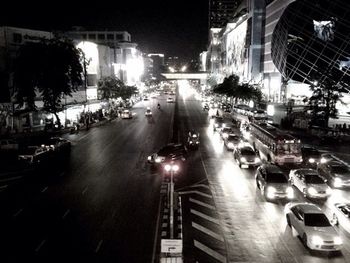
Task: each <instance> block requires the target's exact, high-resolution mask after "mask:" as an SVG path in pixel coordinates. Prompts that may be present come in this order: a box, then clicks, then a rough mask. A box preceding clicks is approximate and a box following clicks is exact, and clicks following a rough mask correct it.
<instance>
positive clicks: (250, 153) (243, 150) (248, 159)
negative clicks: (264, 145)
mask: <svg viewBox="0 0 350 263" xmlns="http://www.w3.org/2000/svg"><path fill="white" fill-rule="evenodd" d="M233 157H234V159H235V160H236V162H237V163H238V165H239V167H240V168H249V167H256V166H259V165H260V164H261V160H260V158H259V157H258V156H257V154H256V152H255V151H254V149H253V148H252V147H250V146H243V147H236V148H235V149H234V151H233Z"/></svg>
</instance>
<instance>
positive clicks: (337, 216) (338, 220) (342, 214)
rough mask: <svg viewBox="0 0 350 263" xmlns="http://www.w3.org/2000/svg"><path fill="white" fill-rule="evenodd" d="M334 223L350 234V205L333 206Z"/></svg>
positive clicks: (339, 204) (332, 216) (336, 204)
mask: <svg viewBox="0 0 350 263" xmlns="http://www.w3.org/2000/svg"><path fill="white" fill-rule="evenodd" d="M330 210H331V215H330V217H331V218H332V223H333V224H334V225H339V226H341V227H342V228H344V230H345V231H346V232H348V233H350V203H335V204H333V205H332V206H331V209H330Z"/></svg>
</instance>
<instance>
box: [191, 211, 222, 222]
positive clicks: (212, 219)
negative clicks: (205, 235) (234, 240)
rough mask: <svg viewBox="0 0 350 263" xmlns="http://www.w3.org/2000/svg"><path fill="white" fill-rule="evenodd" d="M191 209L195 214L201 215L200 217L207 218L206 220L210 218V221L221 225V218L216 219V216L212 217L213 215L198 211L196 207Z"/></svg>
mask: <svg viewBox="0 0 350 263" xmlns="http://www.w3.org/2000/svg"><path fill="white" fill-rule="evenodd" d="M190 211H191V213H192V214H194V215H196V216H199V217H201V218H204V219H206V220H208V221H210V222H213V223H215V224H218V225H220V220H218V219H216V218H213V217H211V216H208V215H206V214H203V213H201V212H198V211H196V210H194V209H191V210H190Z"/></svg>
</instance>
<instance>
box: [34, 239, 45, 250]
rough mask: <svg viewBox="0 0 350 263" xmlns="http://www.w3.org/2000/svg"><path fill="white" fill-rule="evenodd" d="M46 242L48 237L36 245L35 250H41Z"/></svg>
mask: <svg viewBox="0 0 350 263" xmlns="http://www.w3.org/2000/svg"><path fill="white" fill-rule="evenodd" d="M45 243H46V239H44V240H43V241H41V243H40V244H39V245H38V246H37V247H36V249H35V252H39V250H40V249H41V248H42V246H43V245H44V244H45Z"/></svg>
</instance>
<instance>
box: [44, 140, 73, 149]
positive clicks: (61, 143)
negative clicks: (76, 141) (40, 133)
mask: <svg viewBox="0 0 350 263" xmlns="http://www.w3.org/2000/svg"><path fill="white" fill-rule="evenodd" d="M71 145H72V143H71V142H70V141H69V140H67V139H64V138H61V137H51V138H49V139H47V140H45V141H44V143H43V144H42V145H41V146H42V147H47V149H48V150H49V151H53V152H64V151H69V150H70V149H71Z"/></svg>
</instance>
